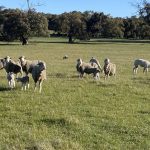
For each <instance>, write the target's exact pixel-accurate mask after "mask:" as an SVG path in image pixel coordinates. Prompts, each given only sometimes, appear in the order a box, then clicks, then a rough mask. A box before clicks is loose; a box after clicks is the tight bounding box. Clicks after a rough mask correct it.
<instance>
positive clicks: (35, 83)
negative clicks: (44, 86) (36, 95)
mask: <svg viewBox="0 0 150 150" xmlns="http://www.w3.org/2000/svg"><path fill="white" fill-rule="evenodd" d="M36 84H37V82H35V86H34V92H35V91H36Z"/></svg>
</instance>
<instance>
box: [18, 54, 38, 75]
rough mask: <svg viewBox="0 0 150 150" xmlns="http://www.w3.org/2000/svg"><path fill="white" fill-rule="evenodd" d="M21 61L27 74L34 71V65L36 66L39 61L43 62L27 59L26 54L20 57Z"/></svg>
mask: <svg viewBox="0 0 150 150" xmlns="http://www.w3.org/2000/svg"><path fill="white" fill-rule="evenodd" d="M19 61H20V64H21V66H22V69H23V71H24V72H25V74H26V75H28V74H29V73H32V69H33V67H34V66H36V65H37V64H38V63H39V62H41V61H39V60H27V59H26V58H25V56H21V57H19Z"/></svg>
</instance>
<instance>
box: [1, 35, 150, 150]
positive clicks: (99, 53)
mask: <svg viewBox="0 0 150 150" xmlns="http://www.w3.org/2000/svg"><path fill="white" fill-rule="evenodd" d="M66 41H67V40H65V39H44V38H40V39H38V38H33V39H31V41H30V42H29V45H27V46H22V45H20V43H18V42H14V43H3V42H1V43H0V57H4V56H7V55H9V56H11V57H12V58H13V59H14V60H17V59H18V57H19V56H21V55H25V56H26V57H27V58H28V59H31V60H32V59H40V60H44V61H45V62H46V63H47V80H46V81H45V82H44V83H43V91H42V93H41V94H39V93H38V91H37V92H33V88H34V84H33V80H32V78H30V81H31V83H30V89H29V90H28V91H26V92H23V91H21V86H20V84H19V83H18V84H17V86H16V88H15V89H14V90H11V91H10V90H8V89H7V80H6V73H5V71H4V70H1V71H0V150H24V149H25V150H108V149H113V150H114V149H120V150H122V149H123V150H127V149H131V150H143V149H144V150H148V149H150V73H148V75H144V74H143V73H142V68H140V69H139V72H138V74H137V76H136V77H133V75H132V67H133V60H134V59H136V58H144V59H148V60H150V44H149V43H146V42H140V43H138V42H135V43H134V42H129V41H124V42H121V41H118V42H117V41H111V40H110V41H105V40H103V41H91V42H82V43H78V44H68V43H66ZM65 54H67V55H68V56H69V59H66V60H63V59H62V58H63V56H64V55H65ZM92 56H94V57H96V58H98V59H99V61H100V63H101V64H103V60H104V59H105V58H106V57H108V58H110V60H111V61H112V62H114V63H115V64H116V65H117V76H116V79H115V78H113V77H112V78H109V79H108V80H107V81H104V75H103V74H102V75H101V79H100V81H94V80H93V78H92V77H91V76H85V77H84V79H83V80H80V79H79V78H78V76H77V72H76V68H75V65H76V60H77V58H82V59H83V60H84V61H86V62H88V61H89V60H90V58H91V57H92ZM30 77H31V76H30Z"/></svg>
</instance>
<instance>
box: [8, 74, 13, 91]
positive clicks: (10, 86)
mask: <svg viewBox="0 0 150 150" xmlns="http://www.w3.org/2000/svg"><path fill="white" fill-rule="evenodd" d="M7 80H8V86H9V88H10V89H12V88H14V87H15V75H14V73H13V72H9V73H7Z"/></svg>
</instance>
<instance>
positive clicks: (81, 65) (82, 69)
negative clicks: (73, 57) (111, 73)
mask: <svg viewBox="0 0 150 150" xmlns="http://www.w3.org/2000/svg"><path fill="white" fill-rule="evenodd" d="M76 69H77V71H78V72H79V73H80V75H79V77H81V78H82V77H83V75H84V73H86V74H93V77H94V78H95V79H99V73H100V70H99V69H98V68H94V67H93V66H91V64H90V63H85V62H83V61H82V59H81V58H79V59H77V65H76Z"/></svg>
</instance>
